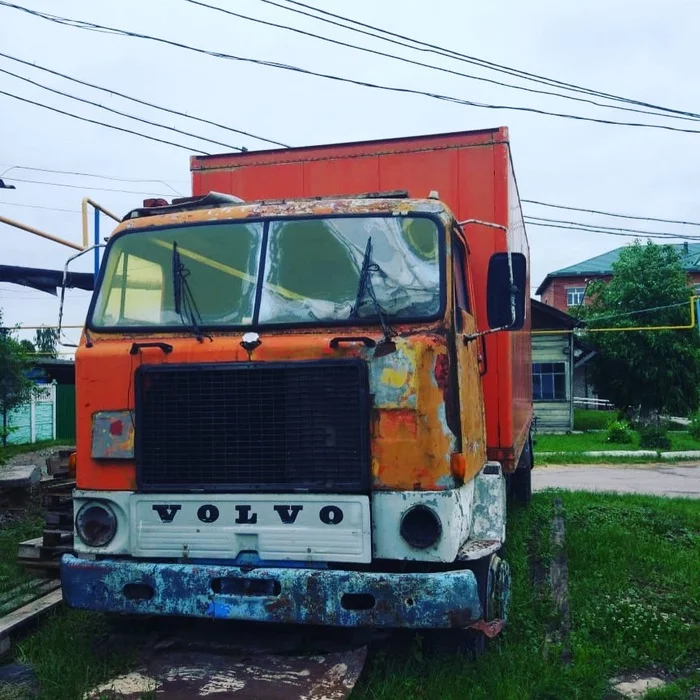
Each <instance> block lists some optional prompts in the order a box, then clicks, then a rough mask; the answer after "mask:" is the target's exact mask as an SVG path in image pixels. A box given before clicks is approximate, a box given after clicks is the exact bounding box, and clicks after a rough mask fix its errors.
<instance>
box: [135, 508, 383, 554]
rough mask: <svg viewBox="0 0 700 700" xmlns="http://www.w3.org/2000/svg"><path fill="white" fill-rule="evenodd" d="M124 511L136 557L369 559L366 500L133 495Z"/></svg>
mask: <svg viewBox="0 0 700 700" xmlns="http://www.w3.org/2000/svg"><path fill="white" fill-rule="evenodd" d="M130 510H131V517H130V521H131V553H132V555H133V556H136V557H177V558H182V557H191V558H216V559H233V558H235V557H236V556H237V555H238V554H239V553H241V552H257V555H258V556H259V557H260V558H261V559H266V560H293V561H306V562H309V561H335V562H357V563H369V562H370V561H371V554H372V548H371V541H370V514H369V498H368V497H367V496H340V495H328V496H324V495H316V494H303V495H298V496H290V495H288V494H284V495H268V494H265V495H263V494H255V495H248V496H246V495H241V494H237V495H235V496H232V495H226V494H208V495H201V494H197V495H179V494H174V495H172V496H163V495H152V496H151V495H143V494H133V495H132V497H131V509H130Z"/></svg>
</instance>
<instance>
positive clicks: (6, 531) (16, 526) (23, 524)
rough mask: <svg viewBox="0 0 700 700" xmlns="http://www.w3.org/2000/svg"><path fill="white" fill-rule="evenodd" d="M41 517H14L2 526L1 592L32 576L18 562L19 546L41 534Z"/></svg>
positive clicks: (0, 538) (0, 528)
mask: <svg viewBox="0 0 700 700" xmlns="http://www.w3.org/2000/svg"><path fill="white" fill-rule="evenodd" d="M41 528H42V521H41V517H31V516H27V517H25V518H21V519H18V520H15V519H12V520H7V521H5V522H3V523H2V526H1V527H0V594H2V593H6V592H7V591H10V590H12V589H13V588H15V587H16V586H19V585H20V584H22V583H24V582H25V581H27V580H28V579H30V578H31V575H30V574H27V573H26V572H25V571H24V569H23V568H22V567H21V566H20V565H19V564H18V563H17V548H18V545H19V543H20V542H24V540H30V539H32V538H34V537H38V536H39V535H40V534H41Z"/></svg>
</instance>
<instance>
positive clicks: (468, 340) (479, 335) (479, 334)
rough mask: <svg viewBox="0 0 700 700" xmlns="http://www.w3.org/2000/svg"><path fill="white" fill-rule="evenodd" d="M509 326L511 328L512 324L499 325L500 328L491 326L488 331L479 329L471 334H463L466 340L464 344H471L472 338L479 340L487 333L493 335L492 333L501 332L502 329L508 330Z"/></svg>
mask: <svg viewBox="0 0 700 700" xmlns="http://www.w3.org/2000/svg"><path fill="white" fill-rule="evenodd" d="M511 325H512V324H511ZM509 328H510V325H509V326H499V327H498V328H489V329H488V330H487V331H478V332H477V333H472V334H471V335H463V336H462V338H463V340H464V344H465V345H469V343H471V342H472V340H478V339H479V338H483V337H484V336H485V335H491V333H499V332H500V331H507V330H508V329H509Z"/></svg>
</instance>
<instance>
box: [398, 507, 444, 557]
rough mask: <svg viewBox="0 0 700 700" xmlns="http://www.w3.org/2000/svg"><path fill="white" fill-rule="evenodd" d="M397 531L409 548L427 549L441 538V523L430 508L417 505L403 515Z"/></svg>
mask: <svg viewBox="0 0 700 700" xmlns="http://www.w3.org/2000/svg"><path fill="white" fill-rule="evenodd" d="M399 531H400V532H401V537H403V538H404V540H406V542H408V544H410V545H411V547H415V548H416V549H427V548H428V547H432V546H433V545H434V544H435V543H436V542H437V541H438V540H439V539H440V537H441V536H442V523H441V522H440V518H439V517H438V515H437V513H436V512H435V511H434V510H433V509H432V508H428V506H423V505H417V506H413V507H412V508H409V509H408V510H407V511H406V512H405V513H404V514H403V517H402V518H401V528H400V530H399Z"/></svg>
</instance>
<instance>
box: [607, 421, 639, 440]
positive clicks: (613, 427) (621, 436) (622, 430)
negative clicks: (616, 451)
mask: <svg viewBox="0 0 700 700" xmlns="http://www.w3.org/2000/svg"><path fill="white" fill-rule="evenodd" d="M633 440H634V435H633V433H632V430H631V429H630V427H629V425H628V424H627V423H626V422H625V421H623V420H616V421H613V422H612V423H610V425H609V426H608V434H607V441H608V442H614V443H615V444H616V445H629V444H630V443H631V442H632V441H633Z"/></svg>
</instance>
